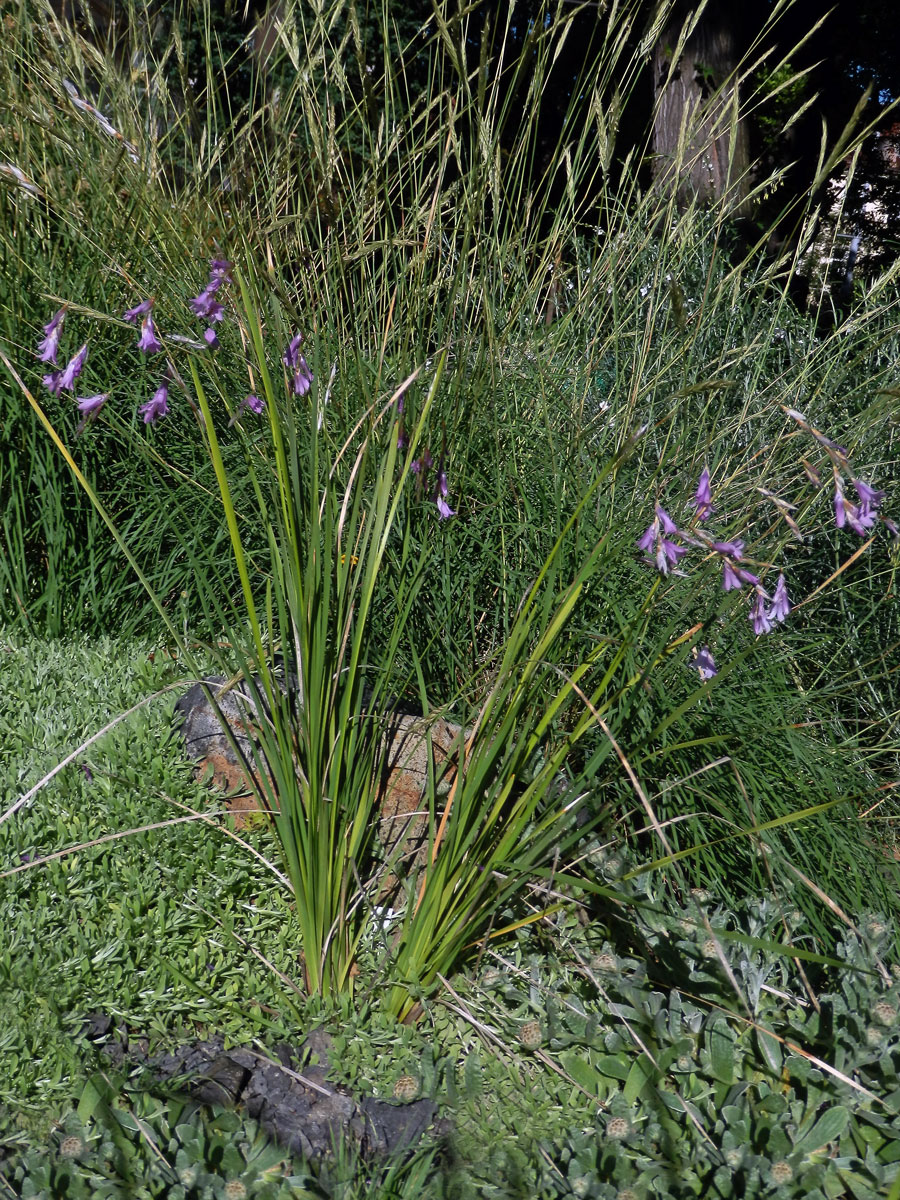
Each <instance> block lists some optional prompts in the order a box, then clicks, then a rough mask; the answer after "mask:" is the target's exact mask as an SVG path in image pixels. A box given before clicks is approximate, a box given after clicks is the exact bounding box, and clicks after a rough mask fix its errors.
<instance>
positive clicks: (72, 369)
mask: <svg viewBox="0 0 900 1200" xmlns="http://www.w3.org/2000/svg"><path fill="white" fill-rule="evenodd" d="M87 356H88V348H87V342H85V343H84V345H83V346H82V347H81V349H80V350H78V351H77V352H76V353H75V354H73V355H72V357H71V358H70V359H69V361H68V363H67V364H66V366H65V367H64V368H63V370H62V371H59V372H57V374H58V377H59V378H58V382H57V384H56V389H55V390H56V391H57V392H60V391H62V390H63V389H66V390H68V389H71V388H73V387H74V386H75V380H76V379H77V378H78V376H79V375H80V374H81V372H82V370H83V368H84V364H85V362H86V361H87ZM45 382H46V379H45ZM50 390H51V391H53V390H54V389H52V388H51V389H50Z"/></svg>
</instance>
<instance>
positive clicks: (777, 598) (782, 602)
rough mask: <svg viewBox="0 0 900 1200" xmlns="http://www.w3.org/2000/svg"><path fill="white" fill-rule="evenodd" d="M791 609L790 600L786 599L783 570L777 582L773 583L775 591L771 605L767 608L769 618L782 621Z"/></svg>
mask: <svg viewBox="0 0 900 1200" xmlns="http://www.w3.org/2000/svg"><path fill="white" fill-rule="evenodd" d="M790 611H791V602H790V600H789V599H788V593H787V584H786V583H785V582H784V571H782V572H781V574H780V575H779V576H778V582H777V583H776V584H775V591H774V593H773V595H772V607H771V608H770V609H769V614H768V615H769V619H770V620H772V621H777V622H778V623H779V624H781V623H783V622H784V621H785V619H786V618H787V616H788V614H789V613H790Z"/></svg>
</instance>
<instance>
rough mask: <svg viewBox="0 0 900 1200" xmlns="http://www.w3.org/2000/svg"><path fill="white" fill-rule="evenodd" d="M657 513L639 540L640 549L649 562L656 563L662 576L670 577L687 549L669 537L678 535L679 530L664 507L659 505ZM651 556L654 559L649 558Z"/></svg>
mask: <svg viewBox="0 0 900 1200" xmlns="http://www.w3.org/2000/svg"><path fill="white" fill-rule="evenodd" d="M655 512H656V515H655V516H654V518H653V520H652V521H651V522H650V524H649V525H648V526H647V528H646V529H645V530H644V533H643V534H642V536H641V537H640V538H639V539H638V548H639V549H641V550H643V551H644V552H645V553H646V554H647V555H648V559H647V561H648V562H652V563H654V564H655V566H656V569H657V570H658V571H659V572H660V573H661V574H662V575H668V573H669V571H670V570H672V569H673V568H675V567H677V566H678V560H679V559H680V558H682V557H683V556H684V555H685V554H687V547H686V546H679V545H678V543H677V542H673V541H672V539H671V537H670V536H669V535H670V534H678V533H679V530H678V527H677V525H676V524H675V522H674V521H673V520H672V518H671V517H670V516H669V514H668V513H667V512H666V510H665V509H664V508H663V507H662V505H660V504H657V505H656V506H655ZM651 554H652V555H653V557H652V558H650V557H649V556H650V555H651Z"/></svg>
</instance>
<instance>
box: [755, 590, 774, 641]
mask: <svg viewBox="0 0 900 1200" xmlns="http://www.w3.org/2000/svg"><path fill="white" fill-rule="evenodd" d="M750 622H751V624H752V625H753V632H754V633H755V634H756V636H757V637H759V636H760V635H761V634H763V633H771V632H772V616H771V613H770V612H769V611H768V610H767V609H766V595H765V592H764V591H763V590H762V588H758V589H757V592H756V600H755V601H754V603H753V607H752V608H751V609H750Z"/></svg>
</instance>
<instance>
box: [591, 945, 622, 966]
mask: <svg viewBox="0 0 900 1200" xmlns="http://www.w3.org/2000/svg"><path fill="white" fill-rule="evenodd" d="M591 966H592V967H593V968H594V970H595V971H618V969H619V964H618V962H617V961H616V956H615V955H614V954H610V953H609V952H608V951H607V950H604V951H603V953H602V954H595V955H594V957H593V958H592V959H591Z"/></svg>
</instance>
